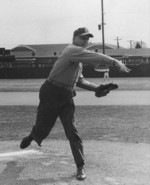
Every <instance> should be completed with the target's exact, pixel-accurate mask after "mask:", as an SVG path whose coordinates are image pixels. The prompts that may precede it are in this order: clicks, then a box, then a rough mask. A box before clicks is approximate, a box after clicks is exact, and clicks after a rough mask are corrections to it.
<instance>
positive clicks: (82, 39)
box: [74, 35, 89, 48]
mask: <svg viewBox="0 0 150 185" xmlns="http://www.w3.org/2000/svg"><path fill="white" fill-rule="evenodd" d="M88 42H89V36H87V35H85V36H77V37H75V40H74V43H75V44H76V45H77V46H81V47H83V48H85V47H87V46H88Z"/></svg>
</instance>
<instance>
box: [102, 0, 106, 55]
mask: <svg viewBox="0 0 150 185" xmlns="http://www.w3.org/2000/svg"><path fill="white" fill-rule="evenodd" d="M101 14H102V44H103V54H105V36H104V24H105V23H104V5H103V0H101Z"/></svg>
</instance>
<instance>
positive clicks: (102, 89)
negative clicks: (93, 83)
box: [95, 83, 118, 98]
mask: <svg viewBox="0 0 150 185" xmlns="http://www.w3.org/2000/svg"><path fill="white" fill-rule="evenodd" d="M117 88H118V85H117V84H113V83H109V84H106V85H100V86H98V87H97V89H96V91H95V96H96V97H98V98H100V97H102V96H106V95H107V94H108V93H109V92H110V91H111V90H114V89H117Z"/></svg>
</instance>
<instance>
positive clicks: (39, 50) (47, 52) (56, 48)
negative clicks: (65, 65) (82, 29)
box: [11, 44, 68, 56]
mask: <svg viewBox="0 0 150 185" xmlns="http://www.w3.org/2000/svg"><path fill="white" fill-rule="evenodd" d="M67 45H68V44H39V45H19V46H17V47H15V48H12V49H11V52H18V51H23V49H24V51H31V52H32V51H34V52H35V53H36V56H51V55H54V52H56V53H57V54H59V53H61V52H62V50H63V49H64V48H65V47H66V46H67Z"/></svg>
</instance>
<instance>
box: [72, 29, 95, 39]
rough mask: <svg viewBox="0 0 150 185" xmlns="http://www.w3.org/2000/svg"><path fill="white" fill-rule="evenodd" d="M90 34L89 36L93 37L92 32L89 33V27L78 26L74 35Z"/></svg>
mask: <svg viewBox="0 0 150 185" xmlns="http://www.w3.org/2000/svg"><path fill="white" fill-rule="evenodd" d="M85 35H87V36H89V37H93V35H92V34H91V33H89V30H88V29H87V28H85V27H84V28H78V29H77V30H75V31H74V34H73V36H74V37H77V36H78V37H82V36H85Z"/></svg>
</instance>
